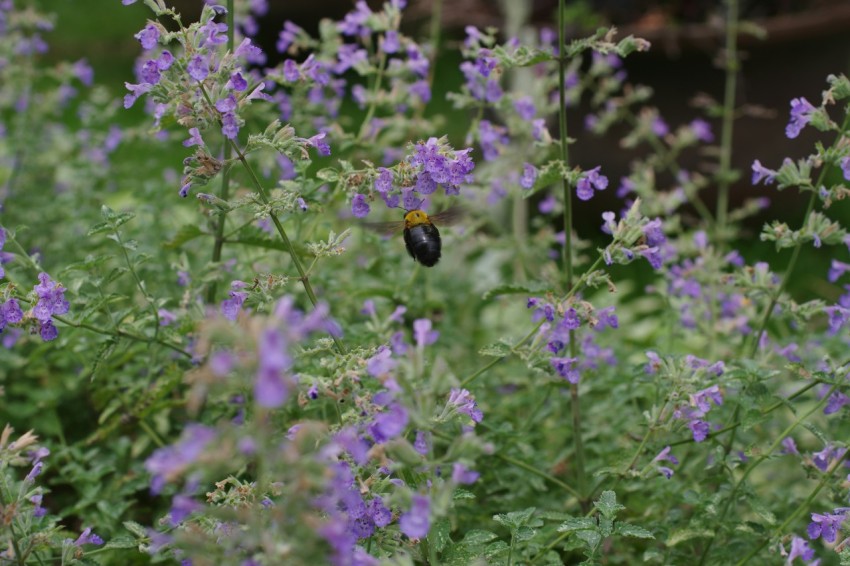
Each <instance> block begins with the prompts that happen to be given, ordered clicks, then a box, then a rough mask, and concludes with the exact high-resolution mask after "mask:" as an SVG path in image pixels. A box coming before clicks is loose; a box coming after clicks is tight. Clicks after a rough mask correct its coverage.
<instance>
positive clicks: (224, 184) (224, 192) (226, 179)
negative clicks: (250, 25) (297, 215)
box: [207, 0, 235, 303]
mask: <svg viewBox="0 0 850 566" xmlns="http://www.w3.org/2000/svg"><path fill="white" fill-rule="evenodd" d="M233 4H234V0H227V50H228V51H229V52H230V53H233V51H234V48H235V40H234V29H233V28H234V22H233V17H234V14H233V12H234V5H233ZM223 153H224V156H223V158H222V159H223V161H224V163H227V162H228V161H230V158H231V148H230V144H229V143H227V140H226V139H225V142H224V148H223ZM229 196H230V168H229V167H225V168H224V171H222V173H221V192H220V194H219V198H221V200H225V201H226V200H227V199H228V197H229ZM226 218H227V213H225V212H220V213H219V214H218V216H217V217H216V220H215V241H214V243H213V252H212V262H213V263H218V262H220V261H221V252H222V249H223V248H224V242H225V238H224V226H225V219H226ZM217 287H218V285H217V282H216V281H213V282H212V283H210V286H209V288H208V289H207V302H208V303H214V302H215V296H216V291H217Z"/></svg>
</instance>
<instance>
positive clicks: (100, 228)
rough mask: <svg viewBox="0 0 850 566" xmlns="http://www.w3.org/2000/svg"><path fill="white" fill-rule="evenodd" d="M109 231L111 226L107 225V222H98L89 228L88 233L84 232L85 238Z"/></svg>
mask: <svg viewBox="0 0 850 566" xmlns="http://www.w3.org/2000/svg"><path fill="white" fill-rule="evenodd" d="M111 231H112V226H111V225H110V224H109V222H98V223H97V224H95V225H94V226H92V227H91V228H89V231H88V232H86V236H94V235H95V234H100V233H103V232H111Z"/></svg>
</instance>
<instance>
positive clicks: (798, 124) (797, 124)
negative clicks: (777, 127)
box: [785, 97, 815, 139]
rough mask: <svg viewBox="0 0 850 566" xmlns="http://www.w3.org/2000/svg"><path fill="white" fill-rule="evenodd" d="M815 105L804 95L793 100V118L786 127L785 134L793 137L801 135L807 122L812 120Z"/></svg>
mask: <svg viewBox="0 0 850 566" xmlns="http://www.w3.org/2000/svg"><path fill="white" fill-rule="evenodd" d="M814 112H815V107H814V106H812V104H811V103H810V102H809V101H808V100H806V99H805V98H803V97H800V98H795V99H793V100H792V101H791V119H790V121H789V122H788V125H787V126H786V127H785V135H786V136H788V137H789V138H791V139H793V138H796V137H797V136H799V135H800V130H802V129H803V128H804V127H805V126H806V124H808V123H809V122H810V121H811V120H812V114H813V113H814Z"/></svg>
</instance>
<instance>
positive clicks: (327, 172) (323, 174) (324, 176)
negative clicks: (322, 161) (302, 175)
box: [316, 167, 339, 183]
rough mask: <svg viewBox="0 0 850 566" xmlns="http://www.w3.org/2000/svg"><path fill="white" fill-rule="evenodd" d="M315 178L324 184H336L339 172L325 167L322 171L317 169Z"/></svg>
mask: <svg viewBox="0 0 850 566" xmlns="http://www.w3.org/2000/svg"><path fill="white" fill-rule="evenodd" d="M316 177H318V178H319V179H321V180H322V181H325V182H326V183H336V182H337V181H339V171H337V170H336V169H333V168H332V167H326V168H324V169H319V170H318V171H317V172H316Z"/></svg>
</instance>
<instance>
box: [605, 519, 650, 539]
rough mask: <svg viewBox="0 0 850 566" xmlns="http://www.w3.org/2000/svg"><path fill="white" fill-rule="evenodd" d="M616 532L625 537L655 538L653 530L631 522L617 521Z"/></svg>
mask: <svg viewBox="0 0 850 566" xmlns="http://www.w3.org/2000/svg"><path fill="white" fill-rule="evenodd" d="M614 532H616V533H617V534H618V535H622V536H624V537H633V538H655V535H653V534H652V532H650V531H649V530H647V529H644V528H643V527H639V526H637V525H631V524H629V523H617V526H616V528H615V529H614Z"/></svg>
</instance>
